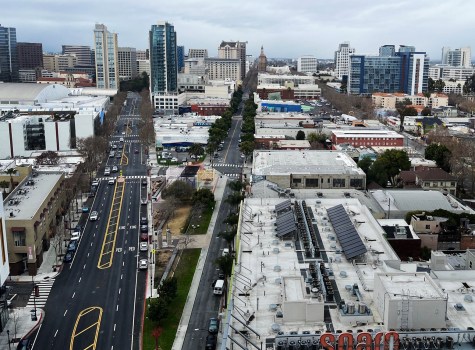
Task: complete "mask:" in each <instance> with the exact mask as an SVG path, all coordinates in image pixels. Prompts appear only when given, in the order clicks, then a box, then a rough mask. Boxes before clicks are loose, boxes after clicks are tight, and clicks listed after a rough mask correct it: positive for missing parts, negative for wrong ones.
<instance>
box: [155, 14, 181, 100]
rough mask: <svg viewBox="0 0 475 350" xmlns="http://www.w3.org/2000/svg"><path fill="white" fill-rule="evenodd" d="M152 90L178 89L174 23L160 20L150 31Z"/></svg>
mask: <svg viewBox="0 0 475 350" xmlns="http://www.w3.org/2000/svg"><path fill="white" fill-rule="evenodd" d="M149 44H150V90H151V91H150V92H151V93H152V94H155V93H164V92H175V91H177V89H178V60H177V46H176V32H175V28H174V26H173V25H172V24H170V23H168V22H159V23H158V24H154V25H152V28H151V30H150V32H149Z"/></svg>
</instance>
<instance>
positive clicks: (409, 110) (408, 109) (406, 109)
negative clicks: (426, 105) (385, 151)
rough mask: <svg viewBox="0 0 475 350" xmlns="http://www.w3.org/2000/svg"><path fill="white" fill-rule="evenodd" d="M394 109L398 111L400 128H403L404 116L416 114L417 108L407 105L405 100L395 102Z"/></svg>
mask: <svg viewBox="0 0 475 350" xmlns="http://www.w3.org/2000/svg"><path fill="white" fill-rule="evenodd" d="M409 103H410V101H409ZM396 109H397V111H398V113H399V119H400V120H401V124H400V129H401V130H404V126H403V125H404V118H405V117H406V116H416V115H417V110H416V109H415V108H414V107H412V106H409V105H408V104H407V101H405V102H400V103H397V104H396Z"/></svg>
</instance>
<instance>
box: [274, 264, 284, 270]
mask: <svg viewBox="0 0 475 350" xmlns="http://www.w3.org/2000/svg"><path fill="white" fill-rule="evenodd" d="M281 269H282V268H281V267H280V265H275V266H274V271H275V272H279V271H280V270H281Z"/></svg>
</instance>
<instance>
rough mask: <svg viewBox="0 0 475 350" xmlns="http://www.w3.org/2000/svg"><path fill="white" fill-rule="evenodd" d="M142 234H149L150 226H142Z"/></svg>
mask: <svg viewBox="0 0 475 350" xmlns="http://www.w3.org/2000/svg"><path fill="white" fill-rule="evenodd" d="M140 232H141V233H148V225H140Z"/></svg>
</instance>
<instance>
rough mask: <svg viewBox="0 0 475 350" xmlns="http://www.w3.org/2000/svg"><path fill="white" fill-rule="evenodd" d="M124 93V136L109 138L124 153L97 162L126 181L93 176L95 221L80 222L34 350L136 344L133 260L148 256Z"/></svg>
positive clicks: (140, 294)
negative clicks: (141, 241)
mask: <svg viewBox="0 0 475 350" xmlns="http://www.w3.org/2000/svg"><path fill="white" fill-rule="evenodd" d="M129 96H130V97H128V99H127V106H126V107H124V108H123V109H122V114H121V116H120V118H119V120H118V126H119V127H120V126H121V124H122V125H123V124H124V123H125V124H126V125H127V126H126V128H127V131H126V134H125V135H122V134H121V133H119V134H117V135H115V136H113V137H112V138H111V141H112V142H113V143H115V144H117V143H120V141H119V139H120V137H123V138H124V142H123V144H124V147H123V150H124V151H123V153H124V154H123V155H122V156H121V157H120V158H119V159H118V158H107V160H106V164H104V166H105V165H107V166H113V165H118V166H119V167H120V172H121V173H122V175H124V176H125V183H120V182H119V181H117V182H116V184H114V185H111V184H108V183H107V181H106V180H105V179H102V181H101V182H100V185H99V188H98V190H97V193H96V196H95V197H94V198H93V202H92V207H91V211H98V213H99V219H98V220H97V221H93V222H92V221H87V222H83V223H82V224H83V225H85V228H84V230H83V233H82V237H81V240H80V244H79V248H78V249H77V251H76V254H75V256H74V260H73V261H72V263H71V264H65V266H64V268H63V271H62V272H61V274H60V275H59V276H58V277H57V278H56V282H55V284H54V286H53V289H52V291H51V294H50V296H49V299H48V302H47V304H46V308H45V311H46V312H45V318H44V321H43V323H42V325H41V328H40V330H39V332H38V333H37V334H38V335H37V338H36V339H35V342H34V349H39V350H42V349H61V350H64V349H86V348H87V349H138V348H139V340H140V337H139V335H140V331H141V324H142V315H143V308H144V297H145V283H146V278H147V272H146V271H138V270H137V262H138V259H139V258H146V257H147V253H146V252H142V253H139V250H138V245H139V227H140V225H139V219H140V217H141V216H143V214H146V213H145V211H146V206H141V205H140V195H141V192H143V191H144V189H145V187H143V186H142V185H141V181H142V178H141V177H145V175H146V173H147V168H146V157H145V154H144V152H143V150H142V149H141V147H140V144H139V143H138V130H137V124H138V120H139V116H138V113H139V112H138V104H139V96H138V95H136V94H135V95H133V94H131V95H129ZM122 127H123V126H122ZM123 128H124V127H123ZM136 148H137V149H138V150H139V151H138V153H135V149H136ZM104 166H103V167H102V168H101V170H100V171H102V172H103V168H104ZM120 172H117V173H112V174H111V176H113V177H117V176H118V175H119V174H120ZM99 175H102V174H101V173H100V174H99ZM100 177H101V176H99V178H100Z"/></svg>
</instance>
